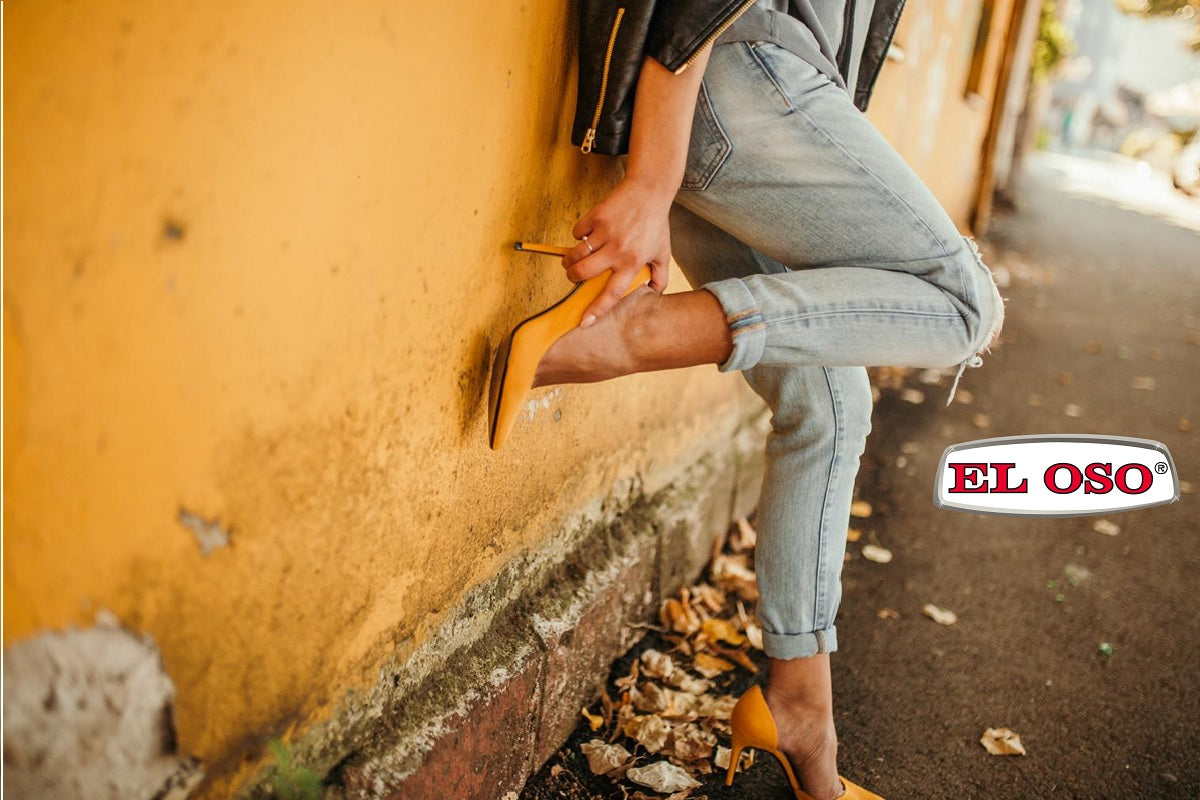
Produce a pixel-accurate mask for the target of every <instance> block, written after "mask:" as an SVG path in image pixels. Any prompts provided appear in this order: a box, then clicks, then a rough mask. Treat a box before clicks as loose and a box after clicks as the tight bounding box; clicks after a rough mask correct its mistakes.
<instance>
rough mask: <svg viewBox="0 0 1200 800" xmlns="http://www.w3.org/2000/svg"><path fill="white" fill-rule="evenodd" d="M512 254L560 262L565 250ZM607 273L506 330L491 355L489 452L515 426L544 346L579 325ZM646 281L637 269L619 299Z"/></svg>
mask: <svg viewBox="0 0 1200 800" xmlns="http://www.w3.org/2000/svg"><path fill="white" fill-rule="evenodd" d="M517 249H518V250H526V251H529V252H531V253H540V254H543V255H557V256H562V255H564V254H566V252H567V250H568V248H566V247H557V246H554V245H540V244H528V243H522V242H517ZM610 275H612V271H611V270H606V271H605V272H602V273H600V274H599V275H596V276H595V277H593V278H589V279H588V280H586V281H583V282H582V283H577V284H576V285H575V288H574V289H572V290H571V291H570V292H569V293H568V294H567V296H566V297H564V298H563V299H562V300H559V301H558V302H557V303H555V304H554V305H552V306H550V307H549V308H547V309H546V310H544V311H541V312H539V313H537V314H534V315H533V316H532V317H529V318H528V319H526V320H524V321H522V322H521V323H520V324H519V325H517V326H516V327H515V328H513V329H512V332H511V333H510V334H509V335H508V337H507V338H505V340H504V341H503V342H501V344H500V347H499V348H498V349H497V351H496V361H495V363H494V364H493V366H492V382H491V389H490V391H489V393H488V423H489V424H488V430H489V437H488V438H489V441H490V443H491V447H492V449H493V450H499V449H500V447H501V445H503V444H504V441H505V440H506V439H507V438H508V434H509V432H510V431H511V430H512V427H513V423H514V422H516V419H517V414H518V412H520V410H521V405H522V403H524V402H525V396H526V395H527V394H529V390H530V389H531V388H533V379H534V376H535V375H536V373H537V367H538V364H539V363H541V360H542V357H543V356H544V355H546V351H547V350H549V349H550V346H551V345H552V344H554V343H555V342H556V341H558V340H559V339H560V338H561V337H562V336H564V335H565V334H566V333H568V332H569V331H570V330H571V329H573V328H575V327H576V326H577V325H579V322H580V320H582V319H583V312H584V310H586V309H587V307H588V306H589V305H591V302H592V301H593V300H595V299H596V297H597V296H598V295H599V294H600V292H601V291H602V290H603V289H604V286H605V284H607V283H608V278H609V276H610ZM649 280H650V267H648V266H643V267H642V269H641V271H640V272H639V273H638V274H637V278H636V279H635V280H634V281H633V283H632V284H631V285H630V287H629V288H628V289H627V290H626V292H625V294H629V292H632V291H633V290H634V289H636V288H638V287H639V286H641V285H643V284H645V283H647V282H648V281H649Z"/></svg>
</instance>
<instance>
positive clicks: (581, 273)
mask: <svg viewBox="0 0 1200 800" xmlns="http://www.w3.org/2000/svg"><path fill="white" fill-rule="evenodd" d="M711 50H712V48H711V47H705V48H704V49H703V50H701V51H700V52H699V53H698V54H697V56H696V59H695V60H694V61H693V62H692V66H691V67H689V68H688V69H686V70H684V71H683V72H681V73H680V74H678V75H676V74H673V73H671V72H670V71H669V70H667V68H666V67H664V66H663V65H662V64H659V63H658V62H657V61H655V60H654V59H653V58H651V57H649V56H647V57H646V58H645V60H644V61H643V62H642V71H641V74H640V75H639V76H638V85H637V94H636V96H635V97H634V101H633V127H632V128H631V129H630V138H629V160H628V162H627V164H626V168H625V177H624V178H623V179H622V180H621V182H620V183H618V184H617V186H616V188H614V189H613V190H612V191H611V192H609V193H608V196H607V197H605V198H604V199H603V200H601V201H600V202H599V203H598V204H597V205H596V206H595V207H594V208H593V209H592V210H591V211H589V212H588V213H586V214H584V215H583V218H582V219H580V220H579V222H577V223H575V227H574V229H572V233H573V234H574V235H575V238H576V239H582V240H583V241H582V242H580V243H579V244H578V245H576V246H575V247H573V248H572V249H571V250H570V251H569V252H568V253H567V254H566V255H565V256H563V266H564V267H566V268H567V277H568V278H570V279H571V280H573V281H582V280H587V279H588V278H591V277H594V276H596V275H599V274H600V273H602V272H604V270H606V269H611V270H612V271H613V274H612V276H611V277H610V278H609V279H608V283H607V284H606V285H605V287H604V291H603V292H601V293H600V295H599V296H598V297H597V298H596V299H595V300H593V301H592V304H591V305H590V306H588V307H587V309H586V310H585V311H584V312H583V320H582V322H580V323H579V325H580V327H582V328H587V327H589V326H591V325H594V324H595V323H596V320H598V319H600V318H601V317H603V316H604V315H605V314H606V313H608V311H609V309H611V308H612V307H613V306H615V305H616V304H617V302H618V301H619V300H620V299H621V298H622V297H624V296H625V293H626V292H627V291H628V290H629V288H630V284H632V283H633V280H634V276H635V275H636V274H637V272H638V271H639V270H641V268H642V265H643V264H649V265H650V275H651V278H650V288H652V289H654V290H655V291H656V292H661V291H662V290H663V289H666V288H667V270H668V267H669V265H670V263H671V231H670V227H669V225H668V222H667V216H668V214H669V212H670V210H671V202H672V201H673V200H674V199H675V192H676V191H678V190H679V185H680V183H681V182H682V181H683V173H684V168H685V166H686V162H687V150H688V140H689V137H690V134H691V130H692V115H693V114H694V113H695V111H696V95H697V94H698V93H699V90H700V81H701V80H703V78H704V70H705V68H706V67H707V66H708V57H709V54H710V52H711ZM585 237H586V238H585Z"/></svg>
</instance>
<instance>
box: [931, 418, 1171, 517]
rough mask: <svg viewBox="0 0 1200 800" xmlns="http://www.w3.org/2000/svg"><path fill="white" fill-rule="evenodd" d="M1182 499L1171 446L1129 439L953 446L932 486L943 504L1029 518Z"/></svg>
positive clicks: (1068, 437) (1010, 440)
mask: <svg viewBox="0 0 1200 800" xmlns="http://www.w3.org/2000/svg"><path fill="white" fill-rule="evenodd" d="M1178 499H1179V476H1178V475H1177V474H1176V472H1175V462H1174V461H1172V460H1171V454H1170V453H1168V452H1167V448H1166V446H1165V445H1163V444H1162V443H1161V442H1155V441H1152V440H1150V439H1132V438H1129V437H1126V436H1089V435H1078V434H1075V435H1073V434H1061V435H1056V436H1003V437H1000V438H996V439H980V440H978V441H974V442H965V443H963V444H954V445H950V446H949V447H947V448H946V452H944V453H943V454H942V463H941V464H940V465H939V466H938V472H937V478H936V481H935V484H934V487H933V502H934V505H936V506H938V507H939V508H950V509H954V510H957V511H973V512H975V513H977V514H1009V515H1013V516H1029V517H1079V516H1086V515H1089V514H1107V513H1111V512H1114V511H1129V510H1130V509H1134V508H1146V507H1148V506H1157V505H1163V504H1164V503H1173V502H1175V501H1176V500H1178Z"/></svg>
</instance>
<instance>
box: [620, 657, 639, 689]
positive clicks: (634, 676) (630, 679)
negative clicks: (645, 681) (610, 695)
mask: <svg viewBox="0 0 1200 800" xmlns="http://www.w3.org/2000/svg"><path fill="white" fill-rule="evenodd" d="M641 663H642V659H640V658H635V659H634V660H633V663H632V664H630V665H629V674H628V675H623V676H622V677H620V678H617V679H616V680H615V681H613V682H614V683H615V684H616V685H617V688H618V689H620V690H622V691H628V690H630V689H632V688H633V687H635V686H637V682H638V673H639V672H640V671H641Z"/></svg>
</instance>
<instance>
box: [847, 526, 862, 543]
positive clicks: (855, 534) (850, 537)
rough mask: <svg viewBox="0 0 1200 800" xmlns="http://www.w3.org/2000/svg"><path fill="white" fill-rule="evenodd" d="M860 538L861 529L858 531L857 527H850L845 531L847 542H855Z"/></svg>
mask: <svg viewBox="0 0 1200 800" xmlns="http://www.w3.org/2000/svg"><path fill="white" fill-rule="evenodd" d="M861 538H862V531H860V530H859V529H858V528H851V529H850V530H848V531H846V541H847V542H857V541H858V540H859V539H861Z"/></svg>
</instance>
